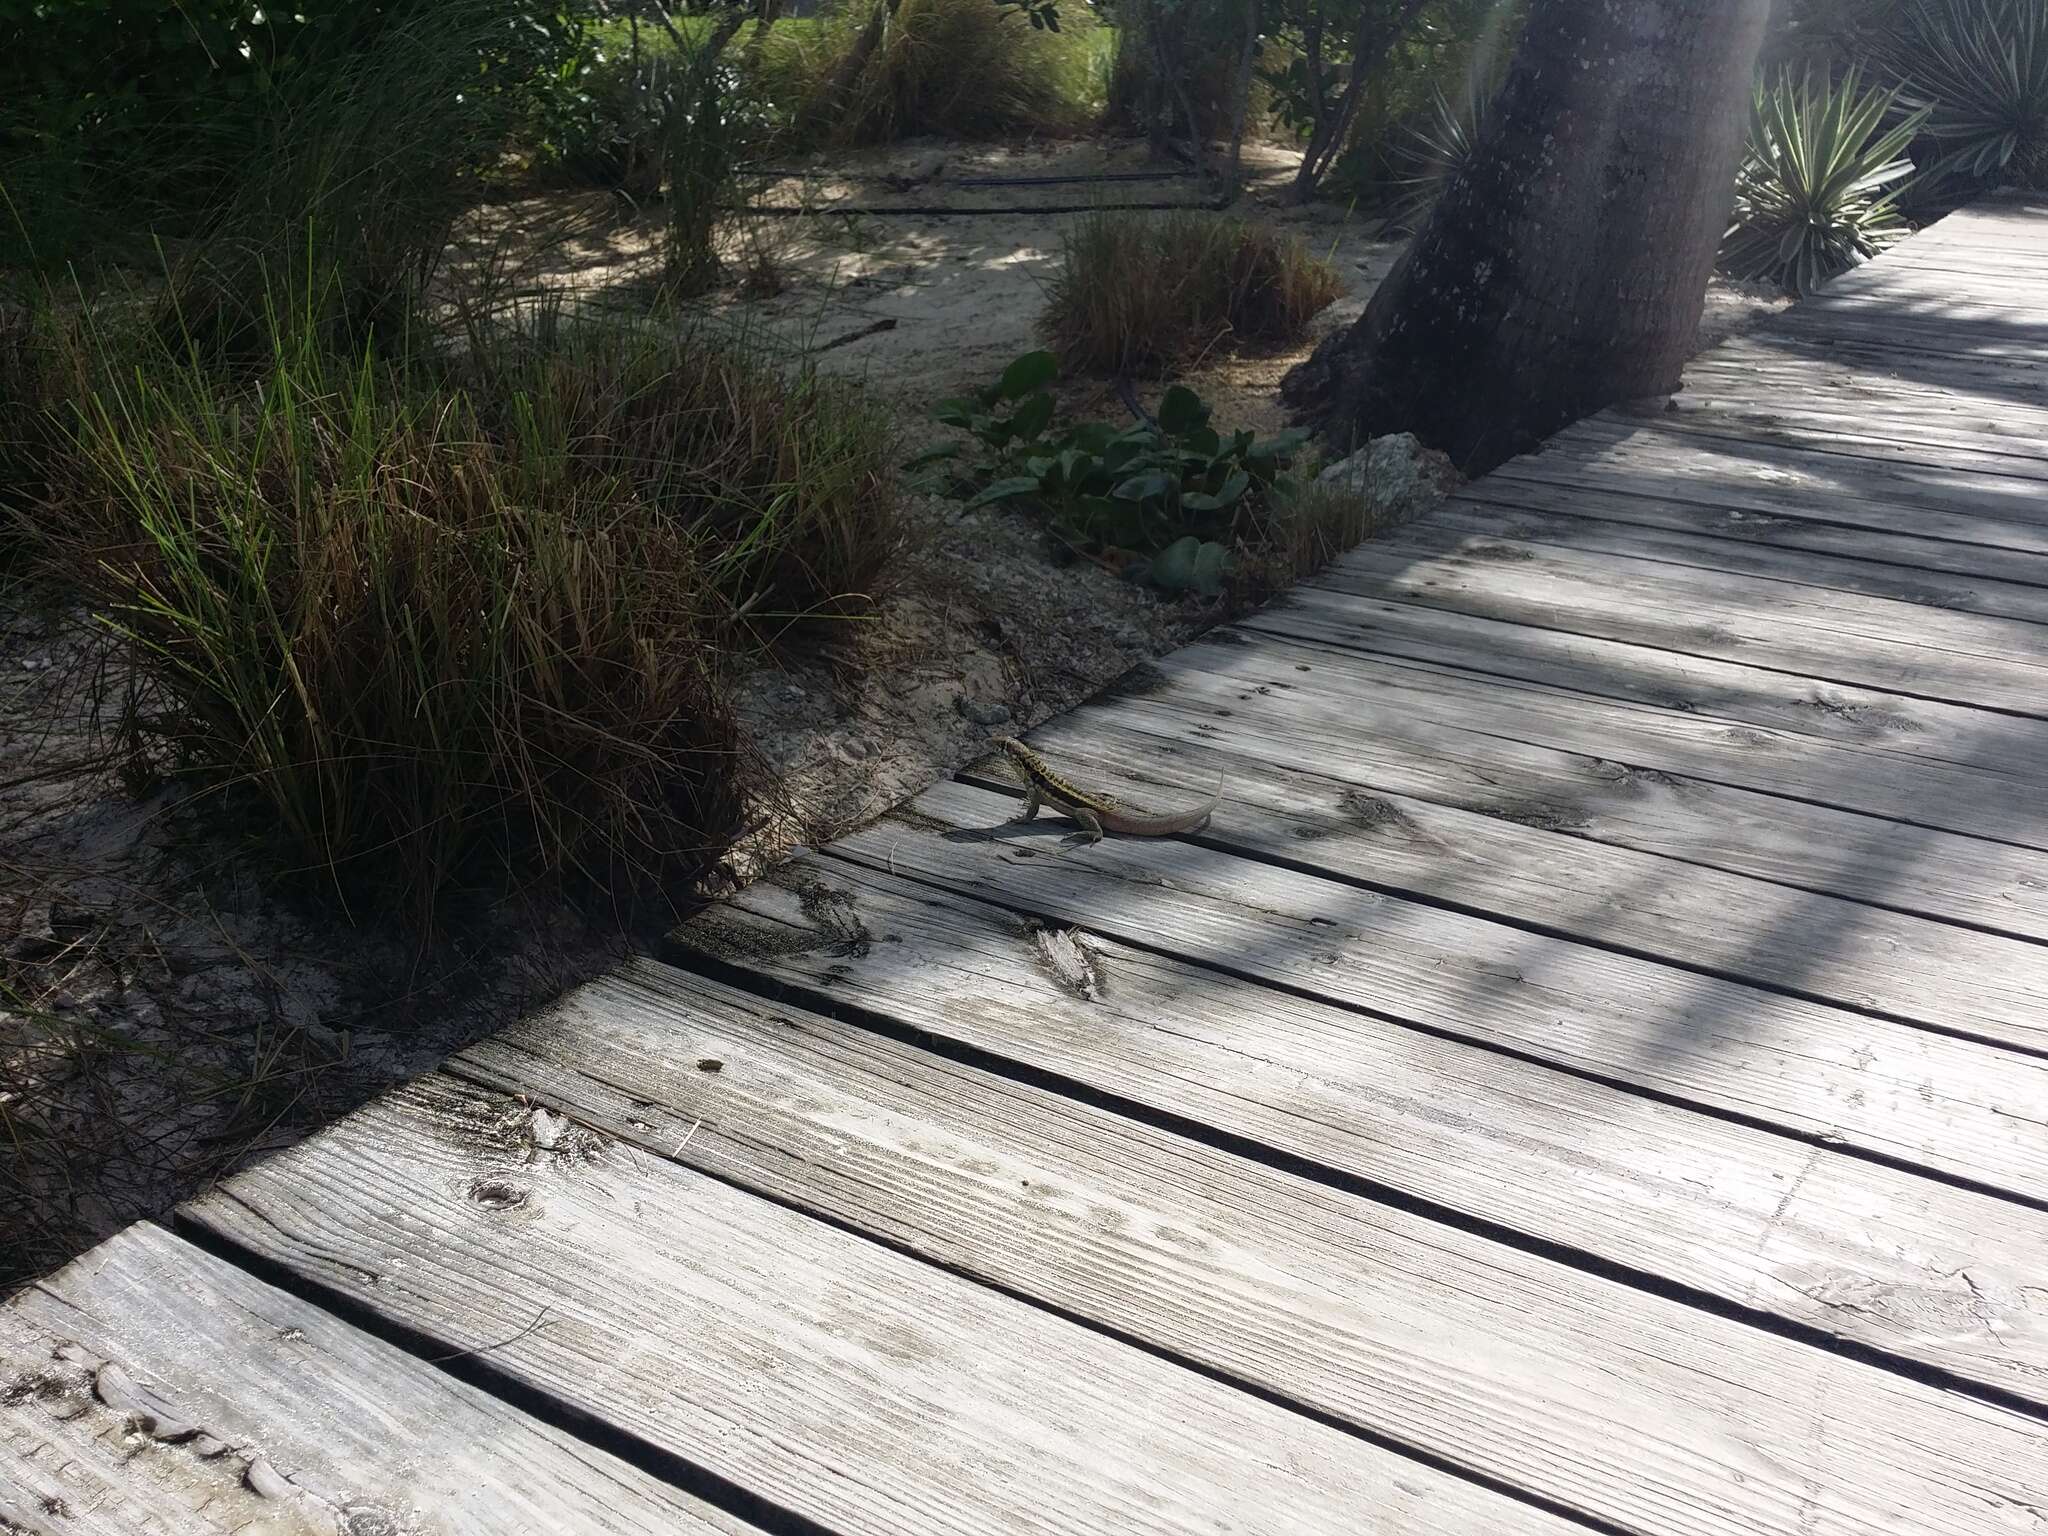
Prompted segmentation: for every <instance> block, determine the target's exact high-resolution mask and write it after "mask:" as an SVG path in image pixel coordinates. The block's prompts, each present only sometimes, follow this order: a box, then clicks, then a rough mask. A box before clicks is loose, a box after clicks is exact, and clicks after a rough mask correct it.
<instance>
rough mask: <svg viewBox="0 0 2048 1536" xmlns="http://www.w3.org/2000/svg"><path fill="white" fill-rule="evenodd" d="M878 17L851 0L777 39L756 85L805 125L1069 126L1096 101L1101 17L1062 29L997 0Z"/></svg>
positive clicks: (1088, 116) (888, 129)
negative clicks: (877, 25)
mask: <svg viewBox="0 0 2048 1536" xmlns="http://www.w3.org/2000/svg"><path fill="white" fill-rule="evenodd" d="M873 20H874V15H873V13H872V12H871V11H870V9H869V7H867V6H865V5H861V6H848V7H846V8H844V9H843V10H841V11H839V12H838V13H837V14H835V15H834V16H832V17H830V18H828V19H827V20H826V22H825V23H824V24H823V25H821V26H819V27H818V28H816V29H814V30H812V31H810V32H809V33H807V34H803V35H801V36H792V37H790V38H789V39H788V40H787V42H786V43H784V40H783V39H781V38H775V39H772V40H771V41H770V43H769V45H768V47H767V49H766V50H765V54H764V57H763V59H762V61H761V66H760V71H759V81H760V88H761V89H762V91H763V92H764V93H766V94H767V95H768V96H770V97H771V98H773V99H775V100H777V101H779V102H783V103H787V104H789V105H790V108H791V114H792V116H793V117H794V119H795V121H796V123H797V125H798V128H797V131H798V133H799V135H800V136H801V137H804V138H807V139H811V140H822V141H825V142H830V143H835V144H843V145H859V144H887V143H893V142H895V141H896V140H898V139H905V138H911V137H915V136H917V135H921V134H938V135H944V136H946V137H949V138H961V139H990V138H1003V137H1010V136H1015V135H1018V134H1043V135H1048V136H1053V137H1065V136H1071V135H1075V134H1079V133H1083V132H1086V131H1087V129H1088V128H1089V127H1090V126H1091V125H1092V124H1093V123H1094V122H1095V120H1096V119H1097V118H1098V117H1099V115H1100V113H1101V110H1102V91H1103V79H1102V69H1101V62H1100V59H1101V49H1100V45H1099V41H1098V39H1097V37H1096V33H1097V32H1098V31H1099V28H1098V27H1096V26H1095V25H1094V24H1093V23H1091V22H1089V21H1087V20H1085V19H1084V18H1082V17H1081V16H1079V15H1077V14H1075V13H1074V12H1071V11H1070V12H1069V13H1068V14H1067V16H1066V17H1063V26H1062V30H1061V31H1059V32H1051V31H1039V30H1035V29H1034V28H1033V27H1032V26H1031V24H1030V22H1029V20H1028V19H1027V18H1026V17H1025V16H1023V15H1022V14H1021V13H1020V8H1018V7H1015V6H1007V5H997V4H992V3H991V0H901V4H900V5H899V6H898V7H897V9H896V12H895V14H894V15H893V16H890V17H887V18H885V24H884V25H883V26H882V28H881V30H880V31H879V33H878V34H877V35H875V36H873V37H870V36H869V35H868V34H869V30H870V27H871V25H872V23H873ZM778 44H782V46H778ZM863 55H864V56H863Z"/></svg>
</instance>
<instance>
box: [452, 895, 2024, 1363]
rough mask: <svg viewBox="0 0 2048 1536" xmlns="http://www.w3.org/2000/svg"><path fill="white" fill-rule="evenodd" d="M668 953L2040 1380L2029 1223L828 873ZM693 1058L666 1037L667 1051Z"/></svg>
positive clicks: (1882, 1336) (1916, 1351)
mask: <svg viewBox="0 0 2048 1536" xmlns="http://www.w3.org/2000/svg"><path fill="white" fill-rule="evenodd" d="M674 941H675V942H676V944H677V945H679V946H680V947H681V949H682V950H683V951H684V952H686V953H693V954H697V955H703V956H710V957H713V958H716V959H719V960H725V961H732V962H735V963H738V964H740V965H742V966H744V967H746V968H747V969H748V970H749V971H750V972H751V973H752V974H754V975H757V976H762V977H766V978H769V979H770V980H771V981H773V982H775V983H778V984H781V985H782V986H784V987H786V988H789V989H793V990H791V991H790V992H788V993H787V994H786V997H785V1001H790V1000H793V999H796V998H804V999H809V1000H811V1001H813V1002H823V1003H824V1004H826V1005H827V1006H832V1007H837V1006H840V1005H842V1004H844V1005H852V1006H857V1007H859V1008H862V1009H866V1010H868V1011H870V1012H871V1013H876V1014H881V1015H883V1016H886V1017H888V1018H890V1019H892V1020H895V1021H896V1022H897V1023H898V1024H900V1025H902V1026H905V1027H907V1028H909V1029H911V1030H915V1031H919V1032H920V1037H923V1036H929V1037H931V1038H934V1039H937V1040H942V1041H947V1042H951V1043H952V1044H954V1045H957V1046H960V1047H964V1048H966V1049H968V1050H970V1051H973V1052H977V1053H981V1054H982V1055H983V1056H984V1057H987V1058H992V1059H995V1060H998V1061H1006V1062H1011V1063H1014V1064H1016V1065H1017V1066H1018V1067H1020V1068H1022V1069H1023V1070H1025V1071H1026V1072H1031V1073H1052V1074H1055V1075H1056V1076H1057V1077H1058V1078H1059V1079H1061V1080H1063V1081H1065V1082H1070V1083H1076V1084H1080V1085H1082V1086H1083V1087H1084V1088H1087V1089H1090V1090H1093V1091H1095V1092H1097V1093H1100V1094H1104V1095H1108V1096H1110V1097H1111V1098H1112V1099H1113V1100H1114V1101H1117V1102H1122V1103H1130V1104H1136V1105H1140V1106H1143V1107H1144V1108H1145V1109H1147V1110H1150V1111H1153V1112H1155V1113H1158V1114H1162V1115H1166V1116H1170V1117H1173V1119H1174V1121H1176V1122H1182V1123H1184V1122H1187V1121H1193V1122H1197V1123H1199V1124H1202V1125H1204V1126H1207V1127H1210V1128H1212V1129H1213V1130H1214V1131H1217V1132H1220V1133H1222V1134H1223V1135H1225V1136H1227V1137H1230V1138H1232V1139H1233V1144H1238V1145H1249V1146H1257V1147H1263V1148H1267V1149H1270V1150H1271V1152H1273V1153H1276V1154H1278V1155H1279V1156H1280V1157H1281V1158H1283V1159H1289V1160H1292V1159H1300V1160H1302V1161H1304V1162H1305V1163H1307V1164H1309V1165H1312V1166H1314V1167H1316V1168H1319V1169H1324V1170H1328V1171H1329V1173H1330V1174H1332V1175H1337V1176H1340V1177H1342V1178H1345V1179H1359V1180H1365V1181H1367V1182H1368V1183H1369V1184H1371V1185H1375V1186H1379V1187H1381V1188H1385V1189H1390V1190H1394V1191H1398V1192H1399V1193H1400V1194H1401V1195H1402V1196H1403V1197H1404V1198H1408V1199H1412V1200H1419V1201H1422V1202H1426V1204H1427V1207H1428V1208H1429V1209H1433V1210H1442V1211H1451V1212H1456V1213H1458V1214H1459V1215H1461V1216H1464V1217H1467V1218H1471V1219H1473V1220H1476V1221H1478V1222H1481V1223H1486V1224H1489V1225H1490V1227H1492V1228H1494V1229H1498V1230H1505V1231H1509V1232H1515V1233H1520V1234H1522V1235H1523V1236H1525V1237H1527V1238H1529V1239H1532V1240H1534V1241H1535V1242H1536V1243H1539V1244H1545V1245H1555V1247H1556V1248H1558V1249H1564V1250H1569V1251H1571V1252H1572V1253H1574V1254H1579V1255H1584V1256H1586V1257H1587V1258H1590V1259H1591V1260H1593V1261H1594V1262H1596V1263H1598V1264H1606V1265H1613V1266H1618V1267H1619V1269H1620V1270H1622V1271H1625V1272H1627V1273H1630V1274H1648V1275H1655V1276H1659V1277H1661V1278H1662V1280H1663V1281H1667V1282H1670V1283H1672V1284H1675V1285H1677V1286H1680V1287H1685V1288H1689V1289H1690V1290H1692V1291H1694V1292H1697V1293H1701V1294H1704V1295H1709V1296H1714V1297H1718V1298H1721V1299H1722V1300H1724V1301H1727V1302H1731V1303H1734V1304H1735V1305H1737V1306H1739V1307H1743V1308H1746V1309H1750V1310H1753V1311H1756V1312H1761V1313H1766V1314H1770V1315H1773V1316H1777V1317H1782V1318H1785V1319H1788V1320H1790V1321H1792V1322H1796V1323H1798V1324H1801V1325H1803V1326H1807V1327H1812V1328H1817V1329H1821V1330H1823V1331H1826V1332H1829V1333H1835V1334H1839V1335H1840V1336H1841V1337H1843V1338H1846V1339H1850V1340H1853V1341H1855V1342H1857V1343H1859V1344H1862V1345H1866V1346H1868V1347H1870V1348H1872V1349H1875V1350H1879V1351H1881V1352H1883V1353H1885V1354H1888V1355H1893V1356H1902V1357H1905V1358H1910V1359H1914V1360H1918V1361H1920V1362H1922V1363H1924V1364H1927V1365H1930V1366H1933V1367H1935V1368H1936V1369H1939V1370H1942V1371H1946V1372H1950V1373H1952V1374H1953V1375H1955V1376H1958V1377H1962V1378H1966V1379H1970V1380H1975V1381H1980V1382H1984V1383H1986V1384H1987V1385H1992V1386H1998V1387H2002V1388H2005V1389H2008V1390H2010V1391H2012V1392H2014V1393H2016V1394H2018V1395H2020V1396H2022V1397H2025V1398H2027V1399H2029V1400H2033V1399H2035V1398H2037V1397H2038V1396H2039V1395H2040V1394H2041V1393H2042V1392H2043V1391H2044V1390H2048V1388H2044V1382H2048V1374H2044V1372H2043V1369H2042V1360H2043V1356H2044V1354H2048V1291H2044V1290H2043V1289H2042V1288H2041V1287H2039V1286H2038V1285H2036V1284H2035V1281H2036V1280H2037V1279H2038V1270H2039V1255H2040V1252H2041V1245H2042V1241H2043V1238H2044V1235H2048V1216H2044V1215H2043V1213H2041V1212H2040V1211H2038V1210H2033V1209H2029V1208H2027V1207H2024V1206H2018V1205H2013V1204H2010V1203H2008V1202H2005V1201H2001V1200H1998V1199H1995V1198H1993V1197H1991V1196H1988V1195H1983V1194H1978V1193H1976V1192H1973V1191H1970V1190H1964V1189H1957V1188H1953V1187H1949V1186H1943V1185H1938V1184H1935V1183H1932V1182H1930V1181H1928V1180H1926V1179H1921V1178H1918V1177H1915V1176H1914V1175H1912V1174H1910V1173H1905V1172H1901V1171H1899V1170H1896V1169H1892V1168H1887V1167H1885V1166H1883V1165H1882V1164H1878V1163H1872V1162H1869V1161H1867V1160H1864V1159H1861V1158H1856V1157H1851V1156H1848V1155H1846V1154H1844V1153H1841V1152H1838V1151H1833V1150H1830V1149H1827V1148H1820V1147H1812V1146H1808V1145H1805V1144H1802V1143H1800V1142H1797V1141H1793V1140H1791V1139H1788V1138H1785V1137H1781V1136H1775V1135H1772V1134H1770V1133H1768V1132H1765V1131H1762V1130H1758V1129H1755V1128H1752V1127H1749V1126H1746V1125H1742V1124H1737V1123H1732V1122H1728V1121H1724V1120H1719V1119H1716V1118H1714V1117H1711V1116H1707V1115H1701V1114H1697V1113H1693V1112H1691V1111H1687V1110H1684V1109H1681V1108H1679V1107H1677V1106H1674V1105H1671V1104H1666V1103H1659V1102H1657V1101H1654V1100H1649V1099H1640V1098H1636V1097H1633V1096H1631V1095H1627V1094H1621V1093H1617V1092H1615V1091H1614V1090H1612V1089H1610V1088H1607V1087H1604V1086H1602V1085H1600V1084H1597V1083H1590V1082H1586V1081H1584V1080H1583V1079H1580V1078H1576V1077H1573V1076H1571V1075H1569V1074H1566V1073H1560V1072H1553V1071H1549V1070H1546V1069H1544V1068H1542V1067H1539V1066H1537V1065H1535V1064H1533V1063H1530V1062H1525V1061H1521V1060H1518V1059H1516V1058H1514V1057H1512V1056H1504V1055H1499V1054H1496V1053H1494V1052H1490V1051H1485V1050H1478V1049H1474V1048H1472V1047H1469V1046H1465V1045H1461V1044H1459V1043H1457V1042H1454V1041H1449V1040H1445V1039H1442V1038H1439V1037H1437V1036H1433V1035H1429V1034H1425V1033H1417V1032H1415V1031H1411V1030H1408V1029H1405V1028H1402V1027H1401V1026H1399V1025H1396V1024H1393V1023H1391V1022H1388V1021H1385V1020H1382V1019H1378V1018H1375V1017H1373V1016H1371V1015H1369V1014H1361V1013H1357V1012H1351V1011H1347V1010H1342V1009H1338V1008H1335V1007H1332V1006H1330V1005H1328V1004H1324V1003H1318V1002H1315V1001H1312V1000H1309V999H1305V998H1300V997H1295V996H1292V995H1290V994H1287V993H1283V992H1276V991H1264V992H1253V991H1252V990H1251V989H1249V988H1247V987H1246V985H1245V984H1244V983H1242V982H1239V981H1237V980H1235V979H1233V978H1231V977H1228V976H1224V975H1222V974H1220V973H1217V972H1215V971H1212V970H1208V969H1205V968H1202V967H1199V966H1194V965H1190V964H1188V963H1186V962H1184V961H1180V960H1177V959H1174V958H1172V957H1171V956H1166V955H1160V954H1156V953H1151V952H1148V951H1146V950H1141V949H1135V948H1132V947H1129V946H1127V945H1124V944H1120V943H1118V942H1116V941H1115V940H1113V939H1107V938H1102V937H1100V936H1099V935H1096V934H1093V933H1080V932H1075V931H1070V930H1069V931H1045V930H1041V929H1040V928H1039V927H1038V926H1037V925H1036V924H1035V922H1033V921H1031V920H1027V919H1022V918H1019V917H1018V916H1016V915H1015V914H1013V913H1011V912H1009V911H1007V910H1005V909H1004V908H1002V907H999V906H994V905H990V904H987V903H983V902H978V901H973V900H969V899H965V898H961V897H957V896H955V897H949V898H946V899H942V900H934V899H933V898H932V896H931V893H930V891H929V890H928V889H926V888H924V887H921V886H919V885H917V884H916V883H915V882H913V881H911V880H909V879H907V878H902V877H897V876H893V875H890V874H887V873H886V872H884V871H881V870H872V869H867V868H862V867H857V866H847V865H843V864H839V863H837V862H835V861H833V860H829V859H813V860H809V861H806V862H805V863H803V864H801V865H798V866H794V867H792V868H791V869H790V870H789V871H787V872H786V873H785V874H784V875H782V876H781V877H779V880H778V882H776V883H763V884H760V885H756V886H753V887H751V888H750V889H748V890H746V891H744V892H742V893H740V894H739V895H738V896H736V897H734V898H733V900H732V902H731V903H729V904H727V905H724V906H721V907H717V908H713V909H711V910H710V911H708V912H706V913H705V914H703V915H702V916H701V917H700V918H698V919H697V920H695V921H693V922H691V923H689V924H686V925H685V926H684V927H683V928H681V929H679V930H678V931H677V933H676V934H675V935H674ZM1056 955H1062V956H1064V957H1065V962H1064V968H1061V967H1059V966H1056V965H1055V963H1054V957H1055V956H1056ZM1084 967H1085V969H1084ZM1090 978H1092V984H1090V983H1089V979H1090ZM815 1034H816V1030H815V1029H810V1028H808V1027H807V1029H806V1032H805V1033H804V1035H803V1036H802V1037H800V1038H801V1040H803V1041H806V1042H808V1041H810V1040H812V1039H813V1038H814V1036H815ZM541 1039H542V1041H543V1042H548V1041H560V1042H561V1044H560V1045H559V1046H555V1045H550V1044H547V1043H542V1044H531V1045H529V1044H523V1043H520V1044H518V1048H519V1049H522V1050H531V1051H538V1052H543V1053H544V1052H546V1051H548V1050H560V1049H568V1048H571V1047H575V1048H579V1049H580V1036H578V1035H575V1034H572V1033H570V1032H568V1031H566V1030H561V1029H556V1030H554V1031H551V1032H547V1033H545V1034H543V1035H542V1037H541ZM521 1040H522V1041H523V1040H524V1036H523V1035H522V1037H521ZM801 1048H802V1047H801V1046H800V1045H797V1044H792V1046H791V1049H793V1050H794V1049H801ZM877 1049H880V1047H877ZM486 1054H489V1053H488V1052H487V1053H486ZM704 1054H705V1055H706V1056H709V1057H712V1058H714V1059H720V1060H722V1059H723V1057H722V1055H721V1053H720V1051H719V1050H718V1049H715V1048H711V1047H706V1048H705V1050H704ZM695 1055H696V1052H695V1050H694V1049H690V1048H685V1047H684V1046H683V1045H682V1044H681V1043H680V1042H679V1043H678V1044H676V1045H675V1046H674V1047H672V1048H671V1049H670V1050H669V1053H668V1059H671V1060H676V1061H680V1062H683V1063H685V1064H687V1063H689V1062H690V1061H691V1060H692V1058H693V1057H694V1056H695ZM462 1070H469V1068H467V1067H463V1068H462ZM507 1070H508V1071H509V1070H510V1069H509V1068H508V1069H507ZM600 1075H603V1076H604V1077H605V1079H606V1080H607V1081H610V1082H615V1083H616V1082H620V1081H622V1080H624V1076H625V1075H624V1074H610V1073H605V1074H600ZM634 1081H635V1082H637V1081H638V1079H637V1078H636V1079H634ZM656 1097H658V1096H656ZM674 1112H675V1113H677V1114H679V1115H680V1114H682V1113H688V1114H690V1115H692V1116H695V1115H697V1114H700V1113H703V1110H702V1109H700V1108H699V1107H698V1106H697V1105H696V1104H694V1103H692V1104H690V1105H683V1104H677V1105H676V1107H675V1111H674ZM1050 1118H1051V1117H1048V1119H1049V1120H1050ZM759 1123H760V1122H759V1121H758V1119H756V1118H755V1117H754V1116H753V1115H751V1114H750V1115H749V1117H748V1118H747V1120H746V1121H745V1122H744V1125H743V1127H742V1128H739V1129H735V1130H733V1131H732V1132H731V1133H730V1134H732V1135H735V1136H742V1137H743V1136H746V1135H749V1134H752V1133H753V1132H754V1131H755V1129H756V1128H757V1127H758V1125H759ZM653 1133H654V1134H665V1129H664V1123H662V1122H659V1121H656V1122H655V1123H654V1126H653ZM841 1133H842V1134H843V1133H844V1128H843V1127H842V1128H841ZM691 1146H693V1147H694V1146H695V1141H694V1139H693V1140H692V1142H691ZM686 1150H687V1149H686ZM703 1155H704V1156H706V1157H721V1158H722V1157H724V1156H726V1155H728V1154H727V1152H726V1149H725V1148H724V1147H722V1146H721V1145H720V1144H719V1142H718V1141H713V1142H712V1143H711V1150H709V1151H707V1152H705V1153H704V1154H703ZM1169 1299H1170V1293H1169Z"/></svg>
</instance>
